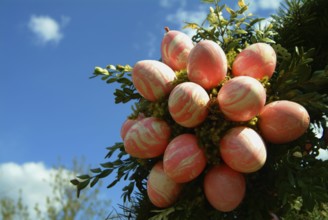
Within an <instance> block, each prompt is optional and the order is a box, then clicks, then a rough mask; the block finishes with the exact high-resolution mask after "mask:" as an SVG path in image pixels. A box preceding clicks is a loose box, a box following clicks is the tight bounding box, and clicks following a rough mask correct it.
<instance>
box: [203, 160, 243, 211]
mask: <svg viewBox="0 0 328 220" xmlns="http://www.w3.org/2000/svg"><path fill="white" fill-rule="evenodd" d="M245 191H246V181H245V178H244V176H243V175H242V174H241V173H239V172H237V171H235V170H233V169H231V168H230V167H228V166H226V165H216V166H214V167H212V168H211V169H210V170H209V171H208V173H206V175H205V178H204V192H205V196H206V198H207V200H208V202H209V203H210V204H211V205H212V206H213V207H214V208H215V209H217V210H219V211H221V212H230V211H232V210H234V209H235V208H237V207H238V206H239V204H240V203H241V202H242V200H243V198H244V196H245Z"/></svg>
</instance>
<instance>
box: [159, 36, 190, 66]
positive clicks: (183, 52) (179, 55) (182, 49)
mask: <svg viewBox="0 0 328 220" xmlns="http://www.w3.org/2000/svg"><path fill="white" fill-rule="evenodd" d="M193 47H194V45H193V43H192V40H191V39H190V37H188V36H187V35H186V34H184V33H183V32H180V31H174V30H172V31H171V30H170V31H168V32H167V33H166V34H165V35H164V37H163V40H162V44H161V54H162V60H163V62H164V63H166V64H167V65H168V66H170V67H171V68H172V69H173V70H183V69H186V66H187V59H188V55H189V53H190V50H191V49H192V48H193Z"/></svg>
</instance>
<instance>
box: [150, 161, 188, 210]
mask: <svg viewBox="0 0 328 220" xmlns="http://www.w3.org/2000/svg"><path fill="white" fill-rule="evenodd" d="M182 186H183V185H182V184H179V183H176V182H174V181H173V180H172V179H171V178H169V176H168V175H166V174H165V172H164V169H163V162H162V161H159V162H157V163H156V164H155V166H154V167H153V168H152V169H151V171H150V173H149V177H148V181H147V194H148V197H149V199H150V201H151V203H152V204H153V205H155V206H157V207H159V208H166V207H168V206H170V205H172V204H173V203H175V202H176V200H177V199H178V196H179V194H180V191H181V189H182Z"/></svg>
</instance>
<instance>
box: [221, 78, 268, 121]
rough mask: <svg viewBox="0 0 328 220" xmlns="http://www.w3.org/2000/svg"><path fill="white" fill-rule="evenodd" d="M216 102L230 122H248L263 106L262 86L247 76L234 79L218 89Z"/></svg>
mask: <svg viewBox="0 0 328 220" xmlns="http://www.w3.org/2000/svg"><path fill="white" fill-rule="evenodd" d="M217 100H218V103H219V106H220V109H221V111H222V112H223V114H224V115H225V116H226V117H227V118H228V119H230V120H232V121H248V120H250V119H252V118H253V117H254V116H256V115H257V114H259V113H260V111H261V110H262V108H263V107H264V105H265V100H266V92H265V89H264V87H263V86H262V84H261V83H260V82H259V81H257V80H256V79H254V78H252V77H249V76H238V77H234V78H232V79H231V80H229V81H228V82H226V83H225V84H224V85H223V86H222V88H221V89H220V91H219V93H218V96H217Z"/></svg>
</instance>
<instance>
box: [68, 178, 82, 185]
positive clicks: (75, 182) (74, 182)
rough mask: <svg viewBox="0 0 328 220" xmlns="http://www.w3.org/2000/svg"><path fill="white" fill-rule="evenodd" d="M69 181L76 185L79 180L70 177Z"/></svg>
mask: <svg viewBox="0 0 328 220" xmlns="http://www.w3.org/2000/svg"><path fill="white" fill-rule="evenodd" d="M70 182H71V183H72V184H73V185H74V186H76V185H78V184H79V183H80V181H78V180H77V179H72V180H70Z"/></svg>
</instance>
